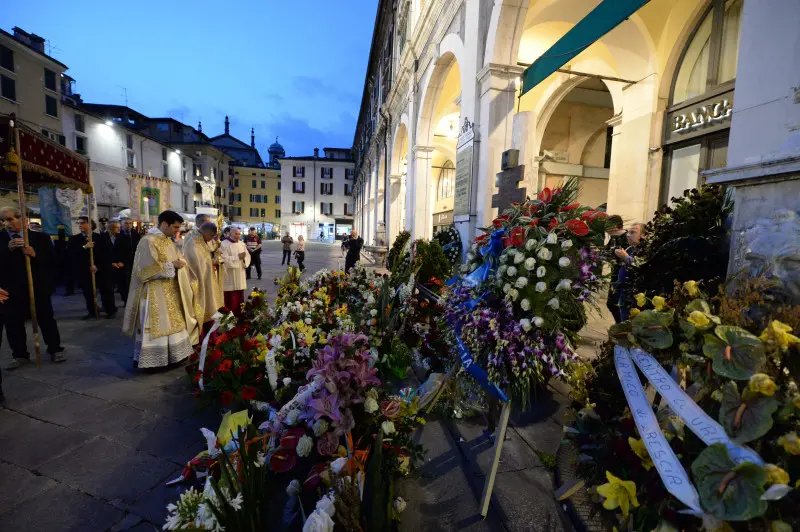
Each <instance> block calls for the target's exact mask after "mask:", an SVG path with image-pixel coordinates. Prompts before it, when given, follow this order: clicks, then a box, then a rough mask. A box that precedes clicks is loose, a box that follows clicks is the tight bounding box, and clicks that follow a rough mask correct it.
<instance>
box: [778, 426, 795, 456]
mask: <svg viewBox="0 0 800 532" xmlns="http://www.w3.org/2000/svg"><path fill="white" fill-rule="evenodd" d="M778 445H780V446H781V447H783V450H784V451H786V452H787V453H789V454H793V455H798V454H800V438H798V437H797V433H796V432H794V431H792V432H787V433H786V434H784V435H783V436H781V437H780V438H778Z"/></svg>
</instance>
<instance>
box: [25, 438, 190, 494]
mask: <svg viewBox="0 0 800 532" xmlns="http://www.w3.org/2000/svg"><path fill="white" fill-rule="evenodd" d="M174 467H175V466H174V465H172V464H170V463H169V462H167V461H165V460H161V459H160V458H156V457H153V456H150V455H148V454H145V453H143V452H139V451H136V450H135V449H133V448H131V447H130V446H128V445H124V444H122V443H120V442H117V441H112V440H108V439H105V438H96V439H94V440H92V441H90V442H88V443H87V444H86V445H83V446H81V447H79V448H77V449H75V450H73V451H72V452H70V453H68V454H66V455H63V456H62V457H60V458H57V459H54V460H50V461H49V462H47V463H44V464H42V465H41V466H40V467H39V470H40V471H41V472H42V474H44V475H47V476H50V477H52V478H55V479H56V480H60V481H61V482H64V483H67V484H69V485H71V486H74V487H76V488H78V489H80V490H81V491H85V492H86V493H90V494H92V495H95V496H97V497H102V498H104V499H114V498H120V499H122V500H123V501H126V502H132V501H133V500H135V499H136V498H137V497H138V496H140V495H141V494H142V493H143V492H145V491H147V490H149V489H150V488H152V487H153V486H154V485H155V484H157V483H158V482H159V481H160V480H161V479H163V478H164V477H166V476H167V475H168V474H169V473H170V472H171V471H172V470H173V469H174Z"/></svg>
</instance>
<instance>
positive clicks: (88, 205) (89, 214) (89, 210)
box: [86, 194, 108, 318]
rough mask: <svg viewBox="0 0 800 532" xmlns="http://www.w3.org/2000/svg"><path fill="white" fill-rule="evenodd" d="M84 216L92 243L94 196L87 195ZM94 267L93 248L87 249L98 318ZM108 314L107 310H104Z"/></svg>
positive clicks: (95, 315) (95, 310) (97, 316)
mask: <svg viewBox="0 0 800 532" xmlns="http://www.w3.org/2000/svg"><path fill="white" fill-rule="evenodd" d="M86 198H87V199H86V215H87V217H88V218H89V243H90V244H91V243H92V236H93V235H94V229H93V228H92V202H93V200H94V194H88V195H87V196H86ZM93 266H94V247H90V248H89V273H91V274H92V301H93V302H94V317H95V318H99V317H100V310H99V309H98V307H97V278H96V276H95V272H94V270H93ZM106 312H108V309H106Z"/></svg>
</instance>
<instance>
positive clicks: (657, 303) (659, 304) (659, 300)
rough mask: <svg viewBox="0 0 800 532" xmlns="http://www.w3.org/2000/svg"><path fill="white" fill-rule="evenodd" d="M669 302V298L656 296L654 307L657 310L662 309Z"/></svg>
mask: <svg viewBox="0 0 800 532" xmlns="http://www.w3.org/2000/svg"><path fill="white" fill-rule="evenodd" d="M666 303H667V300H666V299H664V298H663V297H661V296H655V297H654V298H653V308H655V309H656V310H661V309H663V308H664V305H665V304H666Z"/></svg>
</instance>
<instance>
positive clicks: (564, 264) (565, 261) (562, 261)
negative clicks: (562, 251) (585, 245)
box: [558, 257, 572, 268]
mask: <svg viewBox="0 0 800 532" xmlns="http://www.w3.org/2000/svg"><path fill="white" fill-rule="evenodd" d="M570 264H572V261H570V260H569V259H568V258H567V257H561V258H560V259H558V265H559V266H561V267H562V268H566V267H567V266H569V265H570Z"/></svg>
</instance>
